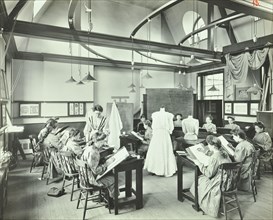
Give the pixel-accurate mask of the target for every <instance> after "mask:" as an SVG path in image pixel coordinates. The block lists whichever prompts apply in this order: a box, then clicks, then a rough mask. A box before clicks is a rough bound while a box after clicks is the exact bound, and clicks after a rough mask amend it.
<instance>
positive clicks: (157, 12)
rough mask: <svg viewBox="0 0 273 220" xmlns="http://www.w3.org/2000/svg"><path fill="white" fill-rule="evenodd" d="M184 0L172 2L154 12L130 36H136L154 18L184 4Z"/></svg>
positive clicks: (173, 0) (172, 0)
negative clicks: (179, 4)
mask: <svg viewBox="0 0 273 220" xmlns="http://www.w3.org/2000/svg"><path fill="white" fill-rule="evenodd" d="M182 1H183V0H171V1H169V2H167V3H166V4H164V5H162V6H161V7H160V8H158V9H156V10H155V11H153V12H152V13H151V14H149V15H148V16H146V17H145V18H144V19H142V21H140V22H139V23H138V24H137V26H136V27H135V28H134V30H133V31H132V33H131V35H130V36H133V37H134V36H135V35H136V33H137V32H138V31H139V29H140V28H142V26H143V25H145V24H146V23H147V22H150V21H151V19H152V18H154V17H156V16H157V15H159V14H161V13H162V12H163V11H166V10H167V9H169V8H171V7H173V6H174V5H176V4H178V3H180V2H182Z"/></svg>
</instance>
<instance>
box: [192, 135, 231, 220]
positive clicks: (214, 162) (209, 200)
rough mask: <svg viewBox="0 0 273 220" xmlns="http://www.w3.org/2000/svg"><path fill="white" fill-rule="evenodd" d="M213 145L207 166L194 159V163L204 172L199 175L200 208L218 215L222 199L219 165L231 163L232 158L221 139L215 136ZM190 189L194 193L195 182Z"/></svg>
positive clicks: (209, 213) (215, 215)
mask: <svg viewBox="0 0 273 220" xmlns="http://www.w3.org/2000/svg"><path fill="white" fill-rule="evenodd" d="M211 145H212V146H213V148H212V151H213V154H212V155H211V157H210V159H209V164H208V166H206V167H205V166H204V164H202V163H200V162H199V161H198V160H194V163H195V164H196V165H197V166H198V167H199V169H200V171H201V172H202V174H203V175H201V176H199V177H198V202H199V205H200V208H201V209H202V210H203V211H204V212H205V213H207V214H208V215H211V216H213V217H217V216H218V212H219V208H220V201H221V191H220V179H221V171H220V170H219V166H220V165H221V164H223V163H229V162H231V160H230V158H229V157H228V154H227V153H226V152H225V151H223V150H222V145H221V141H220V140H219V139H218V138H217V137H213V139H212V140H211ZM190 191H191V193H192V194H193V195H194V184H193V185H192V187H191V189H190Z"/></svg>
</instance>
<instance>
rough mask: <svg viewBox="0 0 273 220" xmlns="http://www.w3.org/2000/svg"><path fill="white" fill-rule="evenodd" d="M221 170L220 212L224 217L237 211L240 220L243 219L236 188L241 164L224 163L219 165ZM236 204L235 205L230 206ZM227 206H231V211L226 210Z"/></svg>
mask: <svg viewBox="0 0 273 220" xmlns="http://www.w3.org/2000/svg"><path fill="white" fill-rule="evenodd" d="M220 169H221V182H220V189H221V197H222V207H223V211H224V212H220V213H221V214H222V215H225V216H226V220H227V213H228V212H231V211H234V210H236V209H238V211H239V214H240V219H241V220H242V219H243V216H242V213H241V209H240V205H239V202H238V198H237V187H238V183H239V180H240V175H241V163H240V162H237V163H224V164H221V165H220ZM233 202H236V205H234V204H232V203H233ZM227 205H230V206H232V208H231V209H227Z"/></svg>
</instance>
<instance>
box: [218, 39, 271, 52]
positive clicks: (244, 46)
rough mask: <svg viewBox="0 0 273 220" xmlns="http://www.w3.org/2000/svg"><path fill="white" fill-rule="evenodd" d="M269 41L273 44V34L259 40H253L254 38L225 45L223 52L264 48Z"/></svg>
mask: <svg viewBox="0 0 273 220" xmlns="http://www.w3.org/2000/svg"><path fill="white" fill-rule="evenodd" d="M267 43H271V44H273V34H271V35H267V36H264V37H260V38H258V39H257V42H253V40H248V41H244V42H240V43H237V44H232V45H229V46H226V47H223V54H228V53H230V54H236V53H242V52H246V51H250V50H255V49H262V48H263V47H265V45H266V44H267ZM271 46H273V45H271Z"/></svg>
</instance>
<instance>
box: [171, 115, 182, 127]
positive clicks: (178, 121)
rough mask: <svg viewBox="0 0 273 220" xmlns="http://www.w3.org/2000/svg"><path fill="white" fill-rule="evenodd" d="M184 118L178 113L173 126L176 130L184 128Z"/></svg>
mask: <svg viewBox="0 0 273 220" xmlns="http://www.w3.org/2000/svg"><path fill="white" fill-rule="evenodd" d="M182 118H183V116H182V114H180V113H177V114H176V115H175V116H174V121H173V125H174V127H175V128H182Z"/></svg>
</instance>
